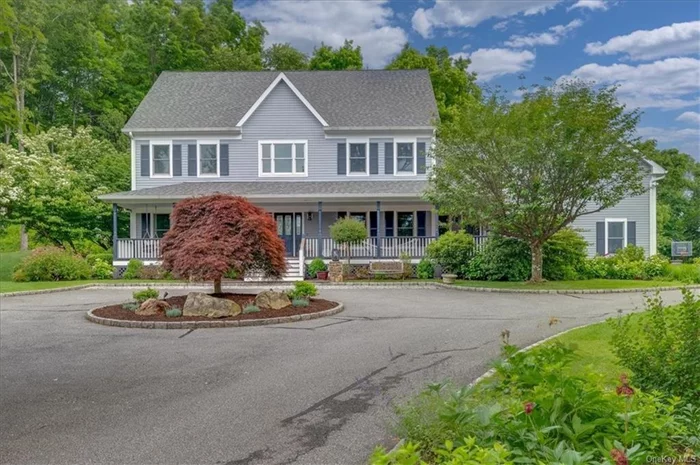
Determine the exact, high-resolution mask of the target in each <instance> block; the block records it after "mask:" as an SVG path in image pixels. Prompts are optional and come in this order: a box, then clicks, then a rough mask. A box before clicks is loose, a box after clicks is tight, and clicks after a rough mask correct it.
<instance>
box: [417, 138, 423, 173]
mask: <svg viewBox="0 0 700 465" xmlns="http://www.w3.org/2000/svg"><path fill="white" fill-rule="evenodd" d="M417 162H418V171H417V173H418V174H425V142H418V160H417Z"/></svg>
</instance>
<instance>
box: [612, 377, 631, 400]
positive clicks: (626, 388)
mask: <svg viewBox="0 0 700 465" xmlns="http://www.w3.org/2000/svg"><path fill="white" fill-rule="evenodd" d="M615 392H617V395H618V396H625V397H632V396H633V395H634V389H632V386H630V382H629V378H628V377H627V373H622V374H621V375H620V385H619V386H618V387H617V389H616V390H615Z"/></svg>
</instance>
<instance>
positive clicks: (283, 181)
mask: <svg viewBox="0 0 700 465" xmlns="http://www.w3.org/2000/svg"><path fill="white" fill-rule="evenodd" d="M436 120H437V106H436V103H435V98H434V94H433V89H432V85H431V83H430V77H429V75H428V72H427V71H425V70H411V71H408V70H404V71H384V70H371V71H369V70H366V71H300V72H284V73H283V72H275V71H263V72H164V73H162V74H161V76H160V77H159V78H158V80H157V81H156V82H155V84H154V85H153V87H152V88H151V90H150V91H149V92H148V94H147V95H146V97H145V98H144V100H143V101H142V102H141V104H140V105H139V107H138V108H137V109H136V111H135V112H134V114H133V115H132V117H131V119H130V120H129V121H128V122H127V124H126V126H125V127H124V129H123V131H124V132H125V133H126V134H127V135H128V136H129V137H130V139H131V168H132V169H131V172H132V179H131V188H132V190H131V191H128V192H118V193H113V194H107V195H104V196H102V197H101V198H102V199H103V200H104V201H107V202H110V203H112V204H113V209H114V212H115V215H114V218H115V220H114V221H115V231H116V211H117V207H121V208H124V209H127V210H129V211H130V212H131V223H130V237H129V238H116V237H115V240H114V265H115V266H116V267H118V268H120V267H124V266H126V264H127V263H128V261H129V259H132V258H138V259H141V260H144V262H146V263H149V262H151V263H153V262H158V260H159V258H160V255H159V238H160V237H162V236H163V234H165V232H166V231H168V229H169V227H170V213H171V211H172V208H173V205H174V203H176V202H177V201H178V200H181V199H184V198H187V197H192V196H200V195H208V194H213V193H217V192H219V193H226V194H232V195H240V196H243V197H246V198H248V199H249V200H250V201H252V202H254V203H255V204H257V205H259V206H261V207H263V208H265V209H266V210H267V211H269V212H270V214H271V215H273V216H274V218H275V220H276V222H277V230H278V234H279V236H280V237H281V238H283V240H284V242H285V245H286V249H287V255H288V257H289V259H288V260H289V265H290V266H289V270H290V273H291V274H295V275H298V276H299V277H300V276H301V274H302V273H303V263H304V261H305V260H310V259H312V258H314V257H323V258H330V257H331V254H332V251H333V249H335V248H336V246H335V244H334V243H333V241H332V240H331V239H330V237H329V230H328V228H329V226H330V225H331V224H333V222H335V221H336V220H337V219H338V218H340V217H344V216H352V217H354V218H357V219H358V220H360V221H363V222H364V223H365V224H366V226H367V235H368V239H367V240H366V241H364V242H363V243H362V244H358V245H357V246H355V247H353V250H352V255H353V257H356V258H358V259H360V260H369V259H376V258H398V257H399V256H400V255H401V254H402V253H404V254H408V255H410V256H411V257H412V258H413V259H414V260H418V259H420V257H422V256H423V255H424V252H425V248H426V246H427V244H428V243H429V242H430V241H431V240H433V239H434V238H435V237H437V235H438V234H439V228H438V224H439V221H438V216H437V212H436V211H435V208H434V206H433V205H431V204H429V203H428V202H426V201H425V200H424V199H423V198H422V192H423V190H424V189H425V187H426V183H427V179H428V174H429V172H430V168H431V157H430V147H431V144H432V143H433V141H434V137H435V124H436ZM662 174H663V169H661V168H660V167H658V165H656V166H653V165H650V175H649V178H648V180H647V183H648V185H649V187H650V189H649V191H647V193H645V194H644V195H642V196H639V197H635V198H633V199H625V200H624V201H623V202H622V203H621V204H620V205H619V206H617V207H615V209H612V210H611V211H609V212H601V213H598V214H596V215H591V216H589V217H583V218H581V219H580V220H579V221H577V223H576V224H575V225H574V226H577V227H581V228H583V234H584V236H585V237H586V239H587V240H588V241H589V243H590V245H591V247H590V251H589V252H590V254H591V255H594V254H595V253H605V254H606V253H611V252H614V250H615V249H617V248H618V247H620V246H624V245H626V244H628V243H636V244H638V245H641V246H643V247H644V248H645V250H646V251H647V253H649V254H653V253H655V249H656V246H655V225H656V221H655V205H656V200H655V187H654V185H655V182H656V180H657V179H658V178H659V177H660V176H662ZM579 223H580V224H579ZM115 236H116V234H115ZM480 239H483V238H480ZM300 262H301V263H300Z"/></svg>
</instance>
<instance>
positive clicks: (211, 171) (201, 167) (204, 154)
mask: <svg viewBox="0 0 700 465" xmlns="http://www.w3.org/2000/svg"><path fill="white" fill-rule="evenodd" d="M197 170H198V171H197V176H218V175H219V144H218V143H215V142H202V143H199V144H197Z"/></svg>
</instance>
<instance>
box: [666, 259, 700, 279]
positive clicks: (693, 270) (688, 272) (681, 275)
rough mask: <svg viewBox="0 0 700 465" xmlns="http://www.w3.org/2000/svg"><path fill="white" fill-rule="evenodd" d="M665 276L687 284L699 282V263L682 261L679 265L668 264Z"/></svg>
mask: <svg viewBox="0 0 700 465" xmlns="http://www.w3.org/2000/svg"><path fill="white" fill-rule="evenodd" d="M666 270H667V276H668V277H669V278H670V279H671V280H674V281H681V282H683V283H687V284H700V265H693V264H689V263H684V264H681V265H669V266H668V268H667V269H666Z"/></svg>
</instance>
